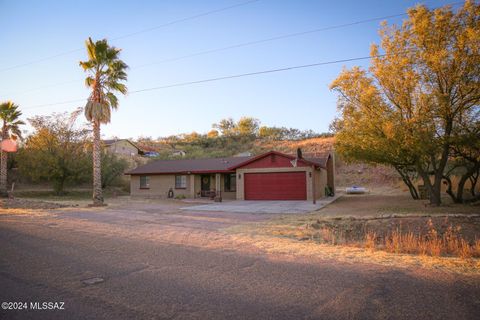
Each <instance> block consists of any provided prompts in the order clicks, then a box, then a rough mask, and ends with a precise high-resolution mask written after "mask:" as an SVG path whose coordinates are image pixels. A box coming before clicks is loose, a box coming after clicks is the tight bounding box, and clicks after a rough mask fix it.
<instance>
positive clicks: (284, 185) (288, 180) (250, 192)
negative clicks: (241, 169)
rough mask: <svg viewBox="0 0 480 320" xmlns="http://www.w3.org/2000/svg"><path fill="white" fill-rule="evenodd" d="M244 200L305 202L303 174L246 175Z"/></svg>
mask: <svg viewBox="0 0 480 320" xmlns="http://www.w3.org/2000/svg"><path fill="white" fill-rule="evenodd" d="M244 176H245V186H244V187H245V189H244V190H245V200H306V199H307V185H306V182H305V172H272V173H270V172H269V173H246V174H245V175H244Z"/></svg>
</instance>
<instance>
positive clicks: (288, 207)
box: [181, 196, 338, 213]
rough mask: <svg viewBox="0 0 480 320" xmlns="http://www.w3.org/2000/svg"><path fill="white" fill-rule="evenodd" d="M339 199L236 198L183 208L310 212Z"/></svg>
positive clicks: (250, 211)
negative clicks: (315, 200)
mask: <svg viewBox="0 0 480 320" xmlns="http://www.w3.org/2000/svg"><path fill="white" fill-rule="evenodd" d="M336 199H338V196H335V197H329V198H323V199H321V200H318V201H317V203H316V204H313V203H312V201H258V200H255V201H248V200H235V201H225V202H214V203H209V204H201V205H196V206H190V207H184V208H181V209H182V210H193V211H219V212H244V213H308V212H312V211H316V210H319V209H321V208H323V207H325V206H326V205H328V204H329V203H331V202H333V201H335V200H336Z"/></svg>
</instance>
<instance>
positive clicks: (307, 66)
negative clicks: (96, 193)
mask: <svg viewBox="0 0 480 320" xmlns="http://www.w3.org/2000/svg"><path fill="white" fill-rule="evenodd" d="M384 56H386V55H385V54H381V55H376V56H364V57H357V58H349V59H341V60H333V61H326V62H317V63H310V64H303V65H297V66H290V67H284V68H277V69H269V70H262V71H255V72H248V73H240V74H235V75H229V76H223V77H216V78H208V79H202V80H195V81H187V82H178V83H174V84H167V85H162V86H156V87H151V88H143V89H137V90H133V91H129V94H136V93H141V92H146V91H154V90H161V89H167V88H173V87H183V86H189V85H194V84H200V83H206V82H214V81H221V80H227V79H235V78H242V77H250V76H256V75H261V74H268V73H275V72H283V71H289V70H295V69H304V68H311V67H318V66H323V65H329V64H337V63H344V62H351V61H359V60H367V59H372V58H380V57H384ZM85 100H86V99H75V100H69V101H63V102H56V103H50V104H41V105H36V106H32V107H26V108H23V109H24V110H26V109H35V108H43V107H49V106H55V105H62V104H68V103H74V102H82V101H85Z"/></svg>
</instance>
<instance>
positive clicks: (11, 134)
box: [0, 101, 25, 197]
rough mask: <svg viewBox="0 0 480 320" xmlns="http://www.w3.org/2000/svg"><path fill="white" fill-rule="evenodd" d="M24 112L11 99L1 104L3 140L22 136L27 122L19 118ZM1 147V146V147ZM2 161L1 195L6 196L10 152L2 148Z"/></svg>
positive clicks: (0, 176) (0, 168)
mask: <svg viewBox="0 0 480 320" xmlns="http://www.w3.org/2000/svg"><path fill="white" fill-rule="evenodd" d="M21 115H22V112H21V111H20V110H18V105H16V104H15V103H13V102H11V101H7V102H4V103H2V104H0V120H1V121H2V132H1V137H2V141H3V140H5V139H10V138H15V137H18V138H21V137H22V132H21V131H20V126H21V125H23V124H25V122H23V121H22V120H19V118H20V116H21ZM0 149H1V148H0ZM0 160H1V163H0V196H2V197H5V196H7V195H8V193H7V160H8V153H7V152H4V151H3V150H1V159H0Z"/></svg>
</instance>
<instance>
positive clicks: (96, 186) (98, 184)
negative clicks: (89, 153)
mask: <svg viewBox="0 0 480 320" xmlns="http://www.w3.org/2000/svg"><path fill="white" fill-rule="evenodd" d="M100 144H101V141H100V121H98V120H94V121H93V205H94V206H101V205H103V195H102V172H101V168H102V167H101V156H102V155H101V152H102V151H101V145H100Z"/></svg>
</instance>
